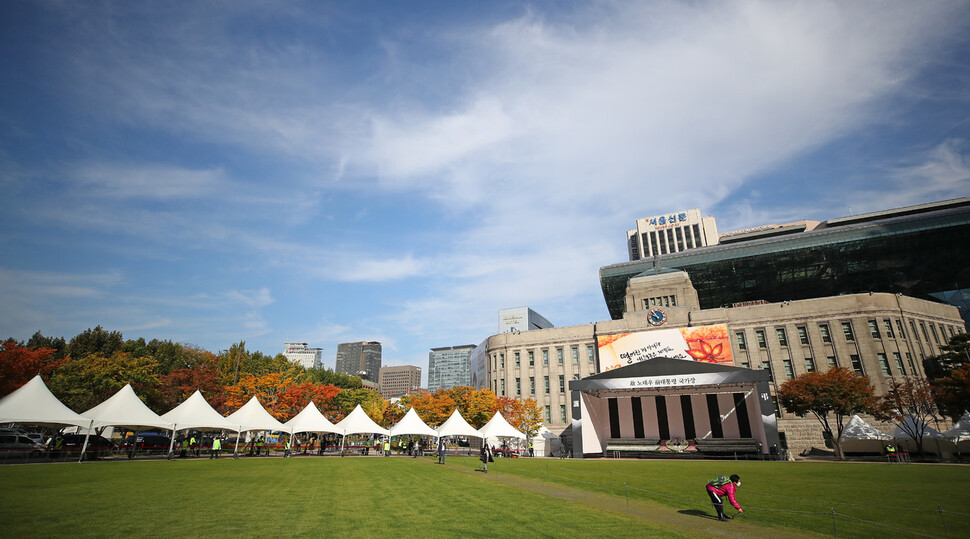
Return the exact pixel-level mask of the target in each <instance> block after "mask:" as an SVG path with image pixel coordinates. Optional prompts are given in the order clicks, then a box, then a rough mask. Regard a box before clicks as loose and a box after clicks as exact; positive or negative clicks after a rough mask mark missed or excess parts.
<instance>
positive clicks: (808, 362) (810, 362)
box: [805, 357, 815, 372]
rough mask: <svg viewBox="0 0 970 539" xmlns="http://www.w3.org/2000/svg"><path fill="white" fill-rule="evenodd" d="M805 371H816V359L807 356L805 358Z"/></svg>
mask: <svg viewBox="0 0 970 539" xmlns="http://www.w3.org/2000/svg"><path fill="white" fill-rule="evenodd" d="M805 372H815V360H814V359H812V358H810V357H807V358H805Z"/></svg>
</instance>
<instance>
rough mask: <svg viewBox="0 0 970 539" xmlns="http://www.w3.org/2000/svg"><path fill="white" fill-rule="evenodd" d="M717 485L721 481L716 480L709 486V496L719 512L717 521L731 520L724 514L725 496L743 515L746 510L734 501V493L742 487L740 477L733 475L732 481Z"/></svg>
mask: <svg viewBox="0 0 970 539" xmlns="http://www.w3.org/2000/svg"><path fill="white" fill-rule="evenodd" d="M722 477H723V476H722ZM722 481H723V479H722ZM717 483H719V481H717V480H715V481H711V482H710V483H708V484H707V494H708V495H709V496H710V497H711V503H713V504H714V509H715V510H716V511H717V519H718V520H720V521H721V522H724V521H727V520H730V519H729V518H728V517H727V515H725V514H724V496H727V499H728V501H729V502H731V505H733V506H734V508H735V509H737V510H738V513H743V512H744V509H741V506H740V505H738V502H737V500H735V499H734V493H735V492H736V491H737V489H738V487H740V486H741V478H740V477H739V476H738V474H734V475H732V476H731V480H730V481H728V482H727V483H724V484H723V485H719V484H717Z"/></svg>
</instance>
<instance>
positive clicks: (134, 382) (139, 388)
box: [50, 351, 159, 412]
mask: <svg viewBox="0 0 970 539" xmlns="http://www.w3.org/2000/svg"><path fill="white" fill-rule="evenodd" d="M156 368H157V364H156V363H155V360H154V359H152V358H147V357H132V356H131V355H129V354H126V353H124V352H121V351H117V352H115V353H114V354H112V355H111V356H108V357H104V356H101V355H97V354H90V355H88V356H85V357H83V358H70V359H68V360H67V361H65V362H64V364H63V365H62V366H61V367H60V368H58V369H57V370H56V371H55V372H54V373H53V374H52V375H51V380H50V390H51V392H53V393H54V395H55V396H56V397H57V398H58V399H60V400H61V402H63V403H64V404H65V405H67V406H68V407H69V408H71V409H73V410H74V411H76V412H83V411H84V410H87V409H89V408H92V407H94V406H96V405H98V404H101V403H102V402H104V401H105V400H106V399H107V398H108V397H110V396H112V395H114V394H115V393H116V392H117V391H118V390H119V389H121V388H123V387H124V386H125V384H131V387H132V389H134V390H135V393H136V394H137V395H138V396H139V397H140V398H141V400H143V401H145V402H146V404H149V405H151V404H152V403H155V402H157V400H158V399H157V392H158V374H157V371H156ZM155 411H156V412H158V411H159V410H155Z"/></svg>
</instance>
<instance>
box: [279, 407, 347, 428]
mask: <svg viewBox="0 0 970 539" xmlns="http://www.w3.org/2000/svg"><path fill="white" fill-rule="evenodd" d="M284 426H285V427H286V428H288V429H290V430H292V431H293V432H294V433H297V432H331V433H334V434H343V431H342V430H340V429H339V428H337V426H336V425H334V424H333V423H331V422H330V420H329V419H327V418H326V416H324V415H323V414H321V413H320V409H319V408H317V405H316V404H313V401H310V402H309V403H307V405H306V408H304V409H303V410H301V411H300V413H298V414H296V415H295V416H293V419H291V420H289V421H287V422H286V423H284Z"/></svg>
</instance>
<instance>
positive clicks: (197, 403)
mask: <svg viewBox="0 0 970 539" xmlns="http://www.w3.org/2000/svg"><path fill="white" fill-rule="evenodd" d="M162 419H164V420H166V421H171V422H172V423H174V424H175V427H176V428H178V429H221V430H234V431H237V432H238V431H239V425H236V424H234V423H233V422H232V421H229V420H228V419H226V418H225V417H222V415H221V414H219V412H217V411H215V409H214V408H213V407H212V406H211V405H209V403H208V401H206V400H205V397H203V396H202V393H201V392H200V391H199V390H198V389H196V390H195V393H193V394H192V396H191V397H189V398H187V399H185V401H184V402H182V404H179V405H178V406H176V407H175V408H172V410H171V411H169V412H168V413H166V414H163V415H162Z"/></svg>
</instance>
